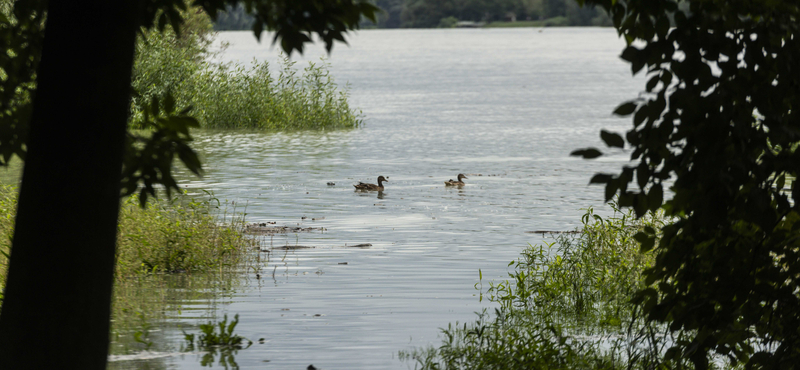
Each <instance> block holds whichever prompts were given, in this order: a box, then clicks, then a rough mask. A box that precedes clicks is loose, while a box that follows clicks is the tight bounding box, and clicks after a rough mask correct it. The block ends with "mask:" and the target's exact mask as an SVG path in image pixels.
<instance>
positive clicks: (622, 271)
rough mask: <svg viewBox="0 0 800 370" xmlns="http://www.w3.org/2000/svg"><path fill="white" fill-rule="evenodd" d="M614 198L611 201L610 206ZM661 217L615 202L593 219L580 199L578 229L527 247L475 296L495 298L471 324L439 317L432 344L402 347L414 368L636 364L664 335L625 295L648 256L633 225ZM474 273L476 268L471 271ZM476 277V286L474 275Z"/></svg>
mask: <svg viewBox="0 0 800 370" xmlns="http://www.w3.org/2000/svg"><path fill="white" fill-rule="evenodd" d="M612 207H614V205H612ZM662 224H663V219H662V218H661V217H660V216H659V215H655V214H651V215H649V216H647V217H645V218H642V219H638V220H637V219H636V218H635V217H634V216H633V214H632V212H628V213H621V212H619V211H618V210H617V209H616V208H615V214H614V215H613V216H612V217H608V218H603V217H601V216H599V215H597V214H595V213H594V211H593V210H592V209H591V208H590V209H588V210H587V212H586V214H585V215H584V216H583V228H582V230H580V233H579V234H577V235H575V234H561V235H560V236H558V238H557V239H556V241H555V242H553V243H549V244H546V245H537V246H530V247H529V248H527V249H525V250H524V251H523V252H522V255H521V257H520V258H519V259H517V260H516V261H512V262H511V263H510V264H509V266H513V271H512V272H509V278H510V279H509V280H506V281H503V282H499V283H495V282H490V283H489V288H488V289H487V290H486V291H485V292H484V291H481V295H480V299H481V300H483V299H488V300H489V301H490V302H493V303H496V304H497V305H498V307H497V308H496V309H495V311H494V312H493V313H490V312H489V311H488V310H484V311H483V312H482V313H480V314H478V318H477V319H476V320H475V321H474V322H472V323H469V324H467V323H464V324H461V325H459V323H455V325H453V324H449V325H448V327H447V328H446V329H442V335H443V336H444V340H443V343H442V344H441V345H440V346H439V347H437V348H434V347H429V348H421V349H413V350H409V351H402V352H401V353H400V357H401V359H402V360H404V361H414V362H416V366H417V368H419V369H533V368H558V369H567V368H568V369H621V368H628V369H634V368H637V369H646V368H651V366H654V365H657V364H658V363H659V360H658V359H659V356H658V355H659V353H660V351H662V350H663V344H664V343H665V341H666V340H667V339H665V338H664V337H662V336H658V335H655V334H654V333H656V332H657V330H658V328H655V327H653V326H650V325H648V324H646V323H645V322H644V321H643V320H642V319H641V318H640V317H639V314H638V312H639V311H638V307H637V306H636V305H634V304H632V303H631V302H630V297H631V296H632V294H633V292H635V291H636V290H637V289H639V288H641V287H643V286H644V283H643V282H642V279H641V276H642V271H643V270H644V269H646V268H647V267H649V266H651V265H652V264H653V258H654V257H653V255H652V254H649V253H644V254H643V253H640V252H639V248H640V247H639V243H638V242H637V241H636V240H635V239H634V236H635V235H636V233H637V232H638V231H640V230H643V229H645V228H650V229H655V228H657V227H658V226H660V225H662ZM481 278H482V276H481ZM478 286H482V285H481V284H478Z"/></svg>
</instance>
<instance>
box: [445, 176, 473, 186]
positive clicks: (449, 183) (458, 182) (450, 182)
mask: <svg viewBox="0 0 800 370" xmlns="http://www.w3.org/2000/svg"><path fill="white" fill-rule="evenodd" d="M466 178H468V177H466V176H464V174H463V173H459V174H458V180H453V179H450V180H448V181H445V182H444V185H445V186H464V185H465V184H464V181H461V179H466Z"/></svg>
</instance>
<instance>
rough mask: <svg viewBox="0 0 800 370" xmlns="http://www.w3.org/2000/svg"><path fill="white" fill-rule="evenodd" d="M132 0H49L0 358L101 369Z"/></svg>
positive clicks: (0, 328) (3, 363) (133, 23)
mask: <svg viewBox="0 0 800 370" xmlns="http://www.w3.org/2000/svg"><path fill="white" fill-rule="evenodd" d="M138 4H139V1H137V0H129V1H119V0H118V1H112V0H90V1H50V4H49V6H48V17H47V25H46V28H45V40H44V46H43V49H42V60H41V64H40V67H39V72H38V89H37V93H36V97H35V98H34V104H33V109H34V112H33V116H32V119H31V125H30V128H31V132H30V141H29V145H28V156H27V158H26V161H25V169H24V171H23V177H22V187H21V189H20V195H19V208H18V211H17V219H16V227H15V234H14V241H13V247H12V250H11V261H10V266H9V270H8V280H7V285H6V289H5V299H4V301H3V307H2V314H1V315H0V368H2V369H58V368H73V369H103V368H105V365H106V358H107V354H108V338H109V316H110V306H111V290H112V286H113V280H114V260H115V259H114V254H115V245H116V235H117V217H118V212H119V192H120V172H121V164H122V155H123V148H124V145H123V144H124V139H125V125H126V119H127V114H128V104H129V102H128V99H129V95H130V79H131V66H132V63H133V52H134V44H135V38H136V33H135V32H136V28H137V16H138V15H139V8H138Z"/></svg>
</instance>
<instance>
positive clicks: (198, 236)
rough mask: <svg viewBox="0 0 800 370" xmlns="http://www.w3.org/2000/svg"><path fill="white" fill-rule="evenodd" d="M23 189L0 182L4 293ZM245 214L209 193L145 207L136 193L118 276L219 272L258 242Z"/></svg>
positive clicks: (129, 204)
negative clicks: (248, 228) (200, 197)
mask: <svg viewBox="0 0 800 370" xmlns="http://www.w3.org/2000/svg"><path fill="white" fill-rule="evenodd" d="M16 204H17V189H16V187H13V186H0V212H2V217H0V291H1V288H2V287H4V286H5V278H6V272H7V268H8V254H9V252H10V250H11V240H12V238H13V232H14V218H15V216H16V210H17V206H16ZM244 224H245V222H244V217H243V216H242V215H241V214H237V209H236V208H235V205H233V206H232V209H231V210H230V214H228V210H227V209H226V205H225V204H223V203H222V202H220V201H219V200H218V199H216V198H214V197H213V195H212V194H209V196H208V198H206V199H203V200H198V199H196V198H193V197H190V196H188V195H185V194H181V195H178V196H175V197H173V198H172V199H171V200H160V201H151V202H148V203H147V205H146V207H145V208H141V207H139V201H138V199H137V198H136V197H129V198H127V199H125V200H123V201H122V205H121V207H120V214H119V229H118V232H117V264H116V266H117V267H116V274H117V277H118V279H124V278H127V277H131V276H136V275H141V274H143V273H156V272H203V271H217V270H219V269H222V268H224V267H229V266H235V265H237V264H238V263H239V262H241V261H242V260H243V258H244V257H245V256H246V254H247V250H248V249H249V248H251V247H254V246H255V243H257V241H256V240H254V239H252V238H248V237H246V236H245V235H244V232H243V228H244Z"/></svg>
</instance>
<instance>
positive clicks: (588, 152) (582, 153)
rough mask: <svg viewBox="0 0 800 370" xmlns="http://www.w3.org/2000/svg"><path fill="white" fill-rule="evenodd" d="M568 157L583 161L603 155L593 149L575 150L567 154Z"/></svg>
mask: <svg viewBox="0 0 800 370" xmlns="http://www.w3.org/2000/svg"><path fill="white" fill-rule="evenodd" d="M569 155H571V156H575V157H583V159H594V158H597V157H599V156H601V155H603V153H601V152H600V151H599V150H597V149H595V148H587V149H578V150H575V151H573V152H572V153H569Z"/></svg>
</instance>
